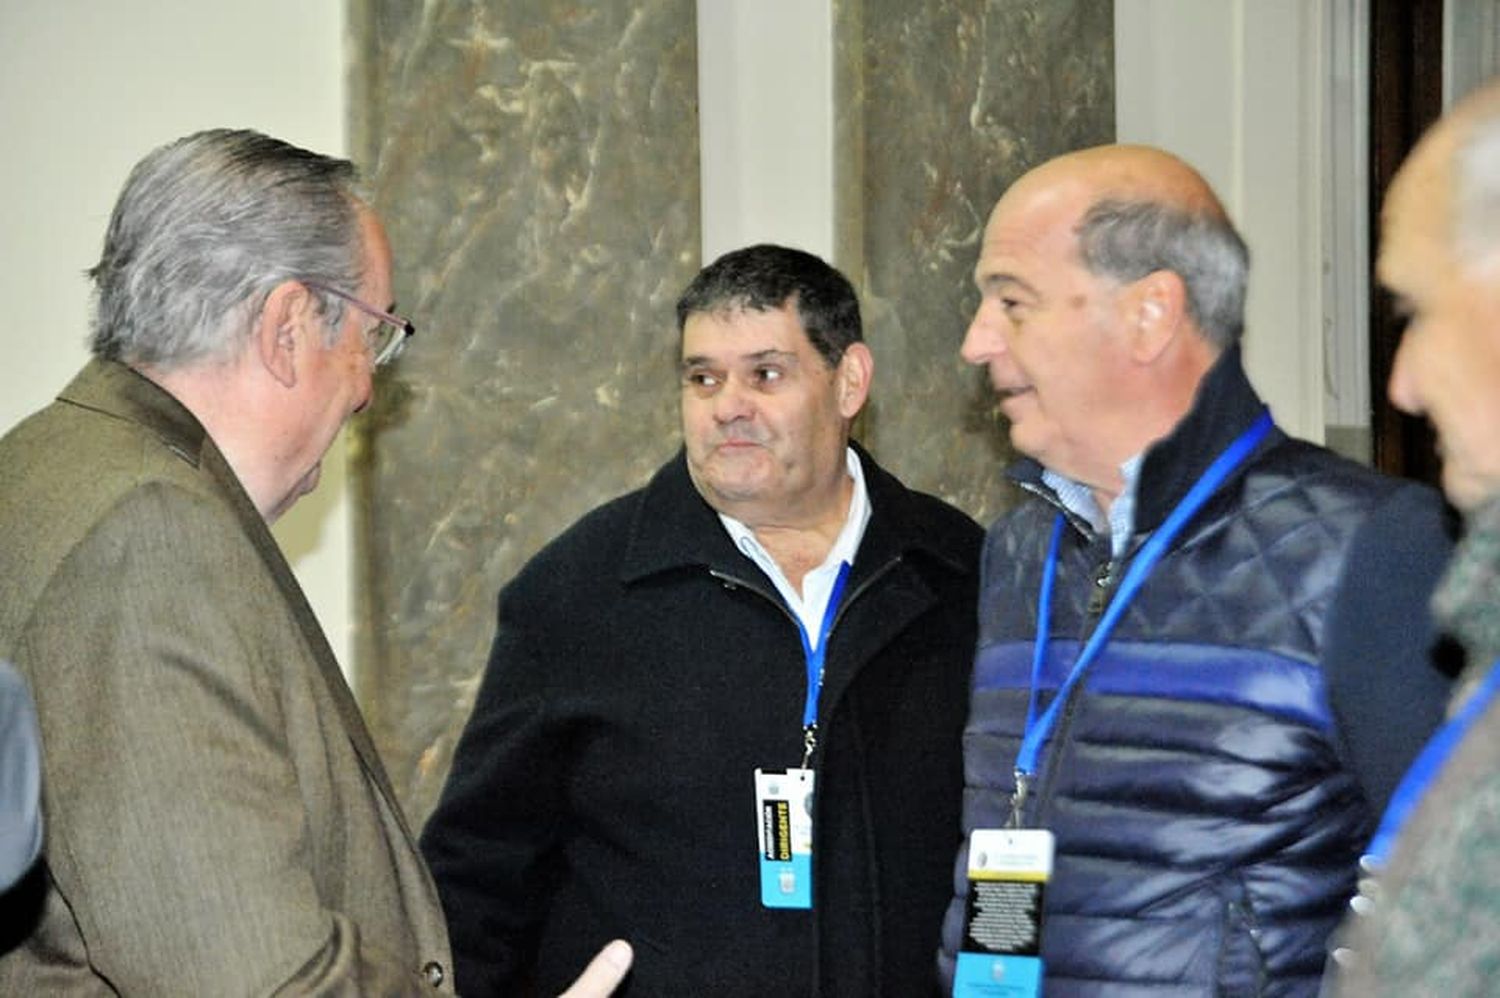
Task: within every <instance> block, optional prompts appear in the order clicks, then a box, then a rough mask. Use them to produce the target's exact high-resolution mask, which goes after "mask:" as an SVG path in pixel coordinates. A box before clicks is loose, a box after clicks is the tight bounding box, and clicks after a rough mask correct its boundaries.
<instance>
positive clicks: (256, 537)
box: [0, 361, 452, 996]
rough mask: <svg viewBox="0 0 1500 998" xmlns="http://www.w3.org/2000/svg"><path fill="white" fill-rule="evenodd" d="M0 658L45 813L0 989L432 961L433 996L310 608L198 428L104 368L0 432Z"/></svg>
mask: <svg viewBox="0 0 1500 998" xmlns="http://www.w3.org/2000/svg"><path fill="white" fill-rule="evenodd" d="M0 657H5V658H10V659H12V660H13V661H14V662H15V663H16V664H17V666H18V667H19V668H20V669H21V670H22V671H23V672H24V673H25V674H26V677H27V679H28V680H29V681H30V683H31V684H32V688H33V690H34V692H35V696H36V701H37V709H38V714H39V716H40V720H41V728H42V745H43V753H44V757H45V768H44V782H45V790H44V806H45V809H46V817H47V829H46V832H47V834H46V846H45V850H46V851H45V856H46V866H45V868H44V869H43V871H42V874H41V876H40V877H38V878H35V881H34V884H33V886H34V888H35V889H36V890H37V891H38V892H39V896H40V897H41V901H40V905H41V912H40V924H39V926H38V928H37V929H36V930H35V932H34V933H32V934H31V935H30V937H29V938H27V939H26V940H25V941H24V942H23V943H21V944H20V946H19V947H18V948H16V949H15V950H13V951H12V952H10V953H9V954H7V955H6V956H4V957H3V958H0V994H7V995H10V994H15V995H21V994H95V993H124V994H149V995H193V996H199V995H239V994H246V995H249V994H266V993H272V992H279V993H291V994H304V993H317V994H406V993H420V992H423V991H431V990H432V987H431V985H432V983H433V981H434V980H435V979H436V978H437V977H439V976H440V971H439V969H438V968H441V976H442V977H444V978H445V980H444V982H443V983H442V984H441V987H440V990H442V991H445V992H451V990H452V986H451V973H449V972H448V968H449V959H450V958H449V949H448V938H447V932H446V930H445V928H444V923H443V918H442V913H441V908H440V906H439V902H438V898H437V894H436V892H435V890H434V888H433V885H432V881H431V878H430V877H429V875H428V873H427V870H426V867H425V866H424V865H423V863H422V860H421V858H420V856H419V855H418V853H417V850H416V847H415V845H414V843H413V840H412V836H411V832H410V830H409V829H408V827H407V825H406V820H405V818H404V817H403V816H402V814H401V809H400V807H399V805H398V804H397V801H396V798H395V796H394V794H393V793H392V790H391V787H390V783H389V780H388V779H387V777H386V774H385V771H384V769H383V768H382V766H381V763H380V759H379V757H378V756H377V755H376V752H375V747H374V745H373V744H372V743H371V740H370V736H369V733H368V731H367V730H366V728H365V725H364V722H363V720H362V718H361V716H360V713H359V710H358V708H357V706H356V705H355V702H354V699H353V697H352V696H351V694H350V692H349V689H348V687H347V686H346V685H345V683H344V680H343V677H342V676H341V674H340V673H339V670H338V667H337V664H336V663H335V661H334V658H333V654H332V652H331V651H330V649H329V647H328V644H327V642H326V640H325V639H324V637H323V634H322V632H321V630H320V629H319V627H318V624H317V622H316V620H315V619H314V617H313V614H312V611H311V610H310V609H309V607H308V605H307V602H306V600H305V599H304V598H303V595H302V593H301V591H300V589H299V588H298V586H297V583H296V581H295V580H294V578H293V576H292V573H291V571H290V569H289V568H288V566H287V564H286V561H285V560H284V559H283V557H282V555H281V552H280V550H279V549H278V548H277V546H276V543H275V541H274V540H273V539H272V537H271V534H270V532H269V531H268V530H267V529H266V525H265V523H264V522H263V521H262V519H261V517H260V516H259V515H258V514H257V512H256V510H255V508H254V506H253V505H252V503H251V501H250V499H249V497H248V496H247V495H246V494H245V492H244V490H243V489H242V488H241V486H240V484H239V482H238V480H237V479H236V478H235V476H234V473H233V472H232V470H231V469H230V467H229V465H228V463H227V462H226V461H225V459H224V457H223V455H222V454H220V452H219V450H218V448H217V447H216V446H215V445H214V443H213V441H212V440H211V439H209V437H208V435H207V434H206V433H205V431H204V430H203V428H202V426H201V425H200V424H199V423H198V421H197V420H196V419H194V418H193V416H192V415H191V414H190V413H189V412H188V411H187V410H186V409H184V408H183V407H182V406H181V405H180V404H178V403H177V401H176V400H175V399H173V398H172V397H171V396H170V395H168V394H167V393H165V392H164V391H162V390H161V389H159V388H158V387H157V386H155V385H154V384H153V383H151V382H150V381H148V380H146V379H145V378H143V377H141V376H140V375H138V374H136V373H135V372H134V371H132V370H130V369H129V368H127V367H124V366H121V365H119V364H114V363H110V362H101V361H95V362H92V363H90V364H89V365H88V366H87V367H86V368H85V369H84V370H83V371H82V372H81V373H80V374H79V376H78V377H77V378H76V379H75V380H74V381H73V383H72V384H71V385H69V386H68V388H67V389H66V390H65V391H64V392H63V394H62V395H61V396H60V397H59V398H58V400H57V401H56V402H55V403H54V404H52V405H51V406H49V407H48V408H46V409H44V410H42V411H41V412H39V413H37V414H36V415H34V416H32V417H31V418H30V419H28V420H26V421H25V422H23V423H22V424H20V425H19V426H18V427H16V428H15V429H14V430H13V431H11V432H10V433H9V434H8V435H7V436H6V437H5V438H4V439H3V440H0ZM432 965H436V966H432Z"/></svg>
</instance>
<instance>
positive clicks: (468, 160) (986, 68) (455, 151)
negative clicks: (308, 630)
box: [350, 0, 1113, 822]
mask: <svg viewBox="0 0 1500 998" xmlns="http://www.w3.org/2000/svg"><path fill="white" fill-rule="evenodd" d="M725 2H729V0H725ZM745 2H749V0H745ZM832 2H833V4H834V13H835V38H834V43H835V46H836V58H835V67H836V70H835V75H836V87H835V92H834V95H833V102H834V113H835V116H836V117H835V121H836V146H837V148H836V165H837V170H838V190H837V196H836V215H837V218H836V232H837V239H838V247H837V251H836V254H835V257H836V259H835V262H836V263H837V264H838V265H839V266H840V267H841V268H843V269H844V270H845V271H846V272H847V273H849V274H850V276H851V277H852V278H853V279H854V280H855V283H856V285H857V286H858V287H859V289H860V292H861V295H862V297H863V300H864V303H865V308H866V326H867V334H868V338H869V340H870V342H871V344H872V347H873V349H874V351H875V353H876V356H877V366H878V371H877V383H876V393H875V398H874V401H873V403H872V405H871V406H870V409H869V412H868V415H867V416H866V417H864V418H863V419H862V423H861V425H860V427H858V432H859V434H860V436H861V438H862V439H863V440H864V441H865V442H866V443H867V444H868V445H869V446H870V447H871V448H872V449H873V450H874V451H875V453H876V455H877V456H878V457H879V458H880V459H881V461H882V462H884V463H885V464H887V465H888V466H889V467H891V468H893V469H894V470H896V471H897V472H898V473H899V474H900V475H902V476H903V477H904V478H905V479H906V480H907V481H908V482H909V483H910V484H912V485H914V486H916V487H918V488H922V489H924V490H927V491H931V492H935V493H937V494H940V495H943V496H945V497H947V498H949V499H950V500H952V501H954V502H956V503H957V504H958V505H960V506H962V507H963V508H965V509H967V510H968V511H969V512H970V513H971V514H973V515H974V516H975V517H976V518H978V519H980V520H982V521H988V520H989V519H992V518H993V516H994V515H995V514H996V513H997V512H998V511H999V510H1000V509H1001V508H1002V507H1003V505H1004V503H1005V502H1006V498H1007V497H1006V493H1005V491H1004V490H1003V488H1002V487H1001V485H1000V484H999V471H1000V468H1001V466H1002V464H1003V463H1004V461H1005V460H1006V459H1007V457H1008V454H1007V448H1006V446H1005V443H1004V435H1003V432H1002V431H1001V429H1000V427H999V426H998V425H997V421H996V416H995V413H994V409H993V404H992V400H991V397H990V394H989V391H988V389H987V387H986V386H985V384H984V382H983V379H982V376H981V375H980V374H979V372H976V371H970V370H967V369H965V368H964V367H963V365H962V364H961V363H960V362H959V361H958V359H957V350H958V345H959V342H960V340H961V338H962V335H963V330H964V327H965V325H966V323H967V319H968V315H969V313H970V312H971V311H972V308H973V306H974V302H975V298H976V296H975V292H974V291H973V287H972V282H971V279H970V274H971V272H972V268H973V264H974V256H975V253H976V252H977V249H978V242H979V234H980V230H981V229H982V227H983V223H984V219H985V216H986V215H987V213H988V211H989V208H990V206H991V205H992V204H993V203H994V201H995V199H996V198H997V197H998V196H999V194H1000V192H1001V191H1003V189H1004V187H1005V185H1006V184H1007V183H1008V182H1009V181H1010V180H1011V179H1013V178H1014V177H1015V176H1016V175H1018V174H1019V172H1021V171H1022V170H1023V169H1025V168H1026V167H1027V166H1030V165H1032V164H1034V163H1036V162H1040V161H1041V160H1042V159H1045V158H1047V157H1048V156H1051V155H1053V154H1054V153H1057V152H1061V151H1063V150H1065V149H1067V148H1071V147H1075V146H1082V145H1091V144H1094V143H1098V142H1103V141H1108V140H1109V139H1110V137H1111V135H1112V131H1113V85H1112V79H1113V62H1112V20H1111V8H1112V4H1111V3H1109V2H1108V0H990V2H987V3H986V2H982V0H924V2H923V3H909V2H904V0H832ZM350 13H351V32H352V39H353V53H352V57H353V73H352V87H351V99H352V114H351V120H352V124H353V134H352V138H353V142H352V148H353V150H354V155H355V158H356V159H357V160H358V161H359V162H360V163H361V164H363V165H364V167H365V170H366V173H367V175H368V179H369V193H370V196H371V198H372V200H373V203H374V204H375V205H376V207H377V208H378V209H379V210H380V212H381V213H382V215H383V216H384V217H385V218H386V220H387V222H388V227H389V229H390V233H391V238H392V243H393V245H394V247H395V251H396V259H397V265H396V291H397V294H398V297H399V299H400V306H401V309H402V310H404V311H406V312H408V313H410V314H411V315H413V316H414V317H415V319H416V320H417V322H418V325H419V332H418V335H417V338H416V339H415V340H414V341H413V343H412V344H411V346H410V348H409V349H408V351H407V353H406V354H405V356H403V357H402V359H401V361H400V362H399V364H397V365H396V366H395V368H394V369H393V370H392V371H391V372H389V373H386V374H382V376H381V379H380V382H379V385H378V395H377V401H376V403H375V405H374V407H373V409H372V411H371V412H369V413H367V414H365V415H364V416H362V417H360V419H359V420H358V421H357V424H356V427H355V434H356V435H355V442H354V447H353V454H352V457H351V465H352V468H353V480H354V489H355V495H356V500H355V506H356V521H357V522H356V540H355V547H356V551H357V556H356V561H357V565H356V587H357V592H358V598H359V599H360V601H361V602H360V606H359V620H358V627H357V634H356V662H357V670H356V671H357V674H358V677H359V681H358V686H359V690H358V692H359V694H360V699H361V702H362V704H363V706H364V708H365V710H366V713H367V715H368V716H369V718H370V721H371V726H372V729H373V732H374V735H375V738H376V740H377V742H378V743H379V745H380V748H381V750H382V752H383V753H384V755H385V758H386V760H387V763H388V766H389V768H390V770H391V776H392V779H393V780H394V781H395V783H396V786H397V788H398V791H399V792H400V793H401V794H402V796H403V799H404V802H405V803H406V805H407V806H408V808H409V810H410V812H411V813H412V816H413V818H414V820H416V821H418V822H420V821H421V820H423V819H424V818H425V817H426V815H427V813H428V812H429V811H430V810H431V807H432V805H433V803H434V802H435V800H436V795H437V793H438V790H439V789H440V786H441V781H442V779H443V778H444V776H445V775H446V770H447V767H448V764H449V761H450V759H451V755H452V749H453V742H454V740H455V739H456V737H457V735H458V732H459V730H460V728H461V726H462V724H463V722H464V720H465V719H466V718H467V715H468V712H469V709H470V707H471V705H472V701H473V696H474V693H475V690H476V688H477V684H478V681H479V677H480V674H481V672H482V669H483V666H484V661H485V655H486V652H487V650H488V647H489V643H490V640H491V637H492V635H493V627H494V608H495V595H496V593H497V592H498V590H499V589H500V587H501V586H502V585H503V584H504V583H505V582H506V581H507V580H509V579H510V578H511V577H512V576H513V575H514V574H515V573H516V571H517V570H518V569H519V568H520V566H521V565H522V564H524V562H525V561H526V559H527V558H529V557H530V556H531V555H532V554H533V553H535V552H536V551H537V550H538V549H539V548H540V547H541V546H542V545H543V544H545V543H546V542H547V541H549V540H551V539H552V538H553V537H554V536H556V535H557V534H558V533H559V532H560V531H562V530H563V529H564V528H566V527H567V526H568V525H569V524H570V523H572V522H573V521H574V520H575V519H577V518H578V517H579V516H580V515H582V514H583V513H585V512H586V511H588V510H589V509H591V508H593V507H594V506H596V505H598V504H599V503H601V502H602V501H604V500H605V499H608V498H610V497H612V496H614V495H617V494H619V493H621V492H624V491H626V490H628V489H630V488H632V487H635V486H637V485H639V484H641V483H643V482H644V481H645V479H646V478H647V477H648V476H649V474H650V472H651V471H652V470H653V469H654V468H655V467H656V466H657V465H658V464H660V463H661V462H662V461H663V460H665V459H666V458H667V457H669V456H670V455H671V454H672V453H673V452H674V451H675V449H676V447H677V445H678V433H677V416H676V402H677V393H676V390H675V384H676V381H675V374H674V362H675V359H676V334H675V331H674V327H673V320H672V315H671V308H672V304H673V302H674V301H675V298H676V295H677V294H678V293H679V292H680V290H681V289H682V287H683V286H684V285H685V284H686V283H687V281H688V280H689V279H690V278H691V277H692V275H693V273H694V272H696V270H697V268H698V266H699V249H698V246H699V241H698V240H699V236H698V233H699V209H698V203H699V186H698V155H697V148H698V146H697V79H696V73H697V72H698V67H697V65H696V53H695V51H694V49H695V4H694V3H693V0H633V2H628V3H627V2H623V0H622V2H607V3H577V2H565V0H525V2H523V0H468V2H459V0H427V2H423V3H416V2H414V0H364V2H355V3H354V4H353V5H352V7H351V11H350Z"/></svg>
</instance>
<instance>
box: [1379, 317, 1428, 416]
mask: <svg viewBox="0 0 1500 998" xmlns="http://www.w3.org/2000/svg"><path fill="white" fill-rule="evenodd" d="M1411 341H1412V333H1411V330H1409V329H1408V330H1407V331H1406V332H1405V333H1404V334H1402V336H1401V340H1400V342H1398V343H1397V344H1396V356H1395V359H1394V360H1392V362H1391V376H1390V377H1389V378H1388V379H1387V380H1386V383H1385V394H1386V396H1387V397H1388V398H1389V399H1390V400H1391V404H1392V405H1394V406H1395V407H1396V408H1397V409H1400V410H1401V411H1402V412H1406V413H1410V414H1411V415H1413V416H1418V415H1421V413H1422V401H1421V398H1420V396H1419V395H1418V393H1417V386H1416V384H1415V383H1414V381H1413V375H1412V371H1411V365H1412V359H1411V351H1412V346H1411Z"/></svg>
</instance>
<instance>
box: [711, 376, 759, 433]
mask: <svg viewBox="0 0 1500 998" xmlns="http://www.w3.org/2000/svg"><path fill="white" fill-rule="evenodd" d="M754 411H755V406H754V404H753V402H752V400H751V398H750V391H749V389H748V387H747V386H746V385H745V384H744V383H743V382H741V381H740V379H739V378H735V377H731V378H729V379H727V380H726V381H725V382H724V384H723V385H721V386H720V387H719V390H718V391H717V392H716V393H714V419H716V420H718V421H719V422H721V423H732V422H734V421H735V420H737V419H745V418H747V417H749V416H750V414H751V413H753V412H754Z"/></svg>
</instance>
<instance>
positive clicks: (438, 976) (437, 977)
mask: <svg viewBox="0 0 1500 998" xmlns="http://www.w3.org/2000/svg"><path fill="white" fill-rule="evenodd" d="M422 978H423V980H425V981H426V982H427V983H428V984H430V985H432V986H433V987H435V988H440V987H442V986H443V965H442V964H441V963H438V962H437V961H436V960H433V961H432V962H431V963H429V964H427V966H425V967H423V968H422Z"/></svg>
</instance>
